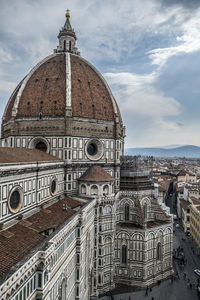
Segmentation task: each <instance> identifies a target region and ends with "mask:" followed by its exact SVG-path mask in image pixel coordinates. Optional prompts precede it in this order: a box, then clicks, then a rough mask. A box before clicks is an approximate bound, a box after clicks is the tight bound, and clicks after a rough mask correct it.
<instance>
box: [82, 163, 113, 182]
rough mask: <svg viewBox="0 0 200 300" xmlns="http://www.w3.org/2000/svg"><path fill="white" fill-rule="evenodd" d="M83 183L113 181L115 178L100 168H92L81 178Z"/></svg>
mask: <svg viewBox="0 0 200 300" xmlns="http://www.w3.org/2000/svg"><path fill="white" fill-rule="evenodd" d="M79 180H82V181H111V180H114V178H113V177H112V176H111V175H110V174H108V173H107V172H106V171H105V170H104V169H102V168H101V167H99V166H92V167H90V168H89V169H87V171H86V172H85V173H84V174H83V175H82V176H81V177H80V178H79Z"/></svg>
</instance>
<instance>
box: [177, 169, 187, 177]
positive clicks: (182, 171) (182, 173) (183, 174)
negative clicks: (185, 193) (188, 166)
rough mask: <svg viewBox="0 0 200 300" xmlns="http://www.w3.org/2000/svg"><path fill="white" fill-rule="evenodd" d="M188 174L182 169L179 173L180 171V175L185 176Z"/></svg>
mask: <svg viewBox="0 0 200 300" xmlns="http://www.w3.org/2000/svg"><path fill="white" fill-rule="evenodd" d="M186 174H187V172H186V170H181V171H180V172H179V173H178V176H185V175H186Z"/></svg>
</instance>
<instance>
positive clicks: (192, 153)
mask: <svg viewBox="0 0 200 300" xmlns="http://www.w3.org/2000/svg"><path fill="white" fill-rule="evenodd" d="M125 155H144V156H156V157H188V158H189V157H190V158H198V157H199V158H200V147H198V146H193V145H186V146H181V147H176V148H168V149H167V148H127V149H125Z"/></svg>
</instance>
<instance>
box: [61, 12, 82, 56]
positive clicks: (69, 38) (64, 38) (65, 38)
mask: <svg viewBox="0 0 200 300" xmlns="http://www.w3.org/2000/svg"><path fill="white" fill-rule="evenodd" d="M65 17H66V21H65V25H64V26H63V27H62V29H61V30H60V32H59V34H58V39H59V45H58V46H57V49H56V50H55V52H70V53H74V54H77V55H80V52H79V51H78V49H77V48H76V40H77V38H76V33H75V31H74V29H73V28H72V26H71V24H70V21H69V19H70V11H69V10H67V11H66V14H65Z"/></svg>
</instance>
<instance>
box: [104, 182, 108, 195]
mask: <svg viewBox="0 0 200 300" xmlns="http://www.w3.org/2000/svg"><path fill="white" fill-rule="evenodd" d="M108 194H109V186H108V185H107V184H106V185H104V187H103V195H108Z"/></svg>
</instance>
